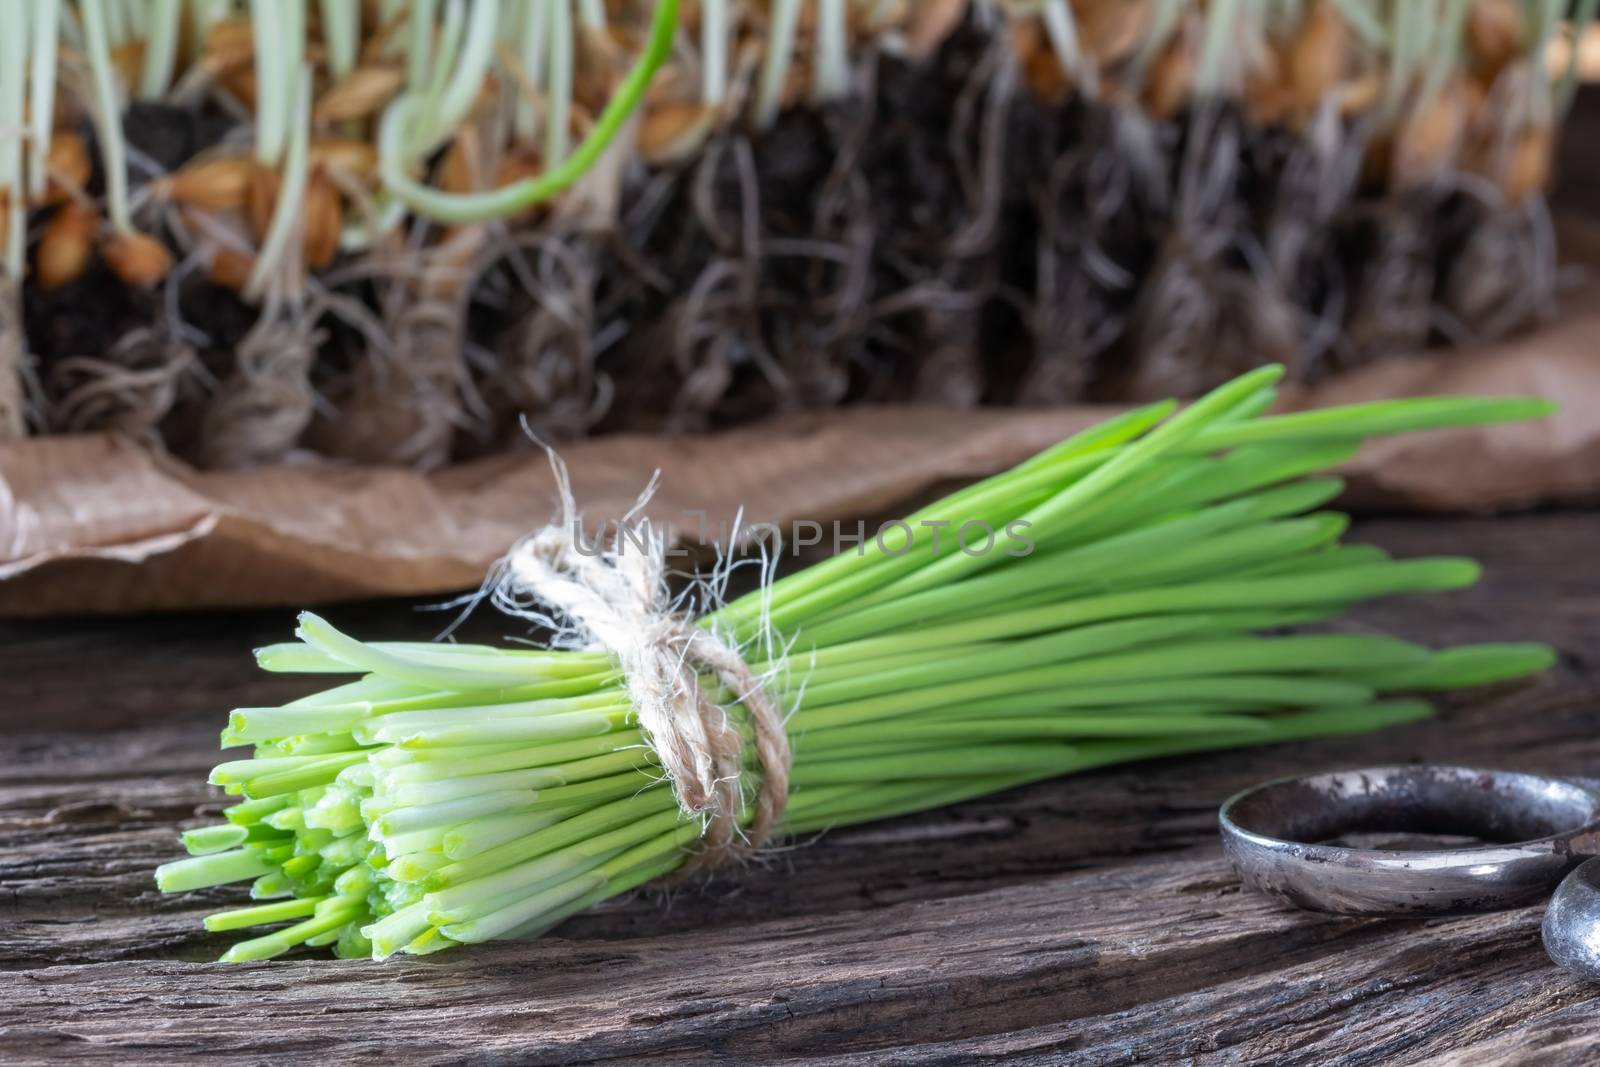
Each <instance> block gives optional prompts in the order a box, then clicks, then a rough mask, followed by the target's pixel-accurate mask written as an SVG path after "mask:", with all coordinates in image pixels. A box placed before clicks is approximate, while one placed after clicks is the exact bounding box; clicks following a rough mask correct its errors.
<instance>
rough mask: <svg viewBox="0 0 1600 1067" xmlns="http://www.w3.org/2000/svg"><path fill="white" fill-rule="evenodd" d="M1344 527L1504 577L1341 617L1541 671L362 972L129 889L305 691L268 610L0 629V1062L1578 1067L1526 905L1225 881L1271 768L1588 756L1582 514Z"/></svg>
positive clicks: (1564, 994)
mask: <svg viewBox="0 0 1600 1067" xmlns="http://www.w3.org/2000/svg"><path fill="white" fill-rule="evenodd" d="M1358 533H1359V535H1360V536H1364V537H1367V538H1369V539H1372V540H1376V541H1378V542H1380V543H1382V544H1384V545H1385V546H1386V547H1388V548H1390V549H1391V550H1392V551H1394V552H1396V553H1397V554H1416V553H1421V552H1427V551H1431V552H1452V553H1454V552H1460V553H1465V554H1472V555H1476V556H1478V557H1479V558H1482V559H1484V561H1485V562H1486V564H1487V565H1488V568H1489V570H1488V576H1487V579H1486V581H1485V583H1484V584H1483V585H1482V586H1480V587H1479V588H1477V589H1475V590H1472V591H1469V592H1466V593H1463V594H1460V595H1457V596H1454V597H1452V598H1451V599H1450V600H1449V601H1440V600H1437V599H1434V600H1431V601H1425V600H1409V601H1406V600H1402V601H1395V602H1392V603H1386V604H1382V605H1375V606H1372V607H1369V608H1367V609H1364V610H1363V611H1362V613H1361V614H1360V615H1358V616H1357V618H1356V619H1355V620H1354V621H1353V622H1352V624H1351V625H1353V626H1356V627H1363V626H1378V627H1383V628H1386V629H1391V630H1394V631H1396V632H1400V633H1403V634H1406V635H1408V636H1414V637H1419V638H1423V639H1427V640H1431V641H1436V642H1447V641H1471V640H1485V639H1490V638H1495V637H1499V638H1509V637H1517V638H1536V639H1543V640H1547V641H1551V642H1553V643H1555V644H1556V645H1557V646H1558V647H1560V648H1561V649H1562V651H1563V659H1562V662H1561V664H1560V665H1559V666H1558V668H1557V669H1556V670H1554V671H1552V672H1551V673H1550V675H1549V676H1548V677H1546V678H1543V679H1540V680H1539V681H1538V682H1536V683H1533V684H1529V685H1524V686H1516V687H1506V688H1503V689H1501V690H1499V691H1497V692H1494V693H1491V694H1475V695H1473V696H1472V697H1469V698H1464V699H1458V700H1454V701H1450V702H1448V706H1447V709H1446V713H1445V715H1444V716H1443V717H1442V718H1441V719H1440V720H1438V721H1435V722H1430V723H1422V724H1418V725H1415V726H1411V727H1407V728H1405V729H1401V730H1394V731H1389V732H1387V733H1384V734H1381V735H1376V736H1372V737H1366V738H1352V739H1344V740H1340V741H1334V742H1324V743H1318V744H1307V745H1294V746H1285V747H1281V748H1276V749H1267V750H1254V751H1245V752H1235V753H1227V754H1222V755H1218V756H1207V757H1201V758H1196V759H1185V760H1169V761H1161V762H1157V763H1150V764H1144V765H1140V766H1135V767H1128V768H1120V769H1112V770H1109V771H1105V772H1100V773H1096V774H1091V775H1083V776H1079V777H1076V778H1069V779H1065V780H1062V781H1058V782H1049V783H1044V784H1041V785H1038V786H1035V787H1031V788H1028V789H1024V790H1017V791H1014V792H1012V793H1010V794H1006V795H1003V796H999V797H991V798H985V799H983V800H980V801H975V802H972V803H969V804H964V805H961V806H959V807H957V808H953V809H948V810H944V811H939V812H931V813H926V814H923V815H919V816H915V817H912V818H907V819H901V820H896V821H894V822H892V823H887V824H882V825H878V826H868V827H860V828H856V829H853V830H850V831H845V832H840V833H835V834H832V835H828V836H826V837H825V838H823V839H821V840H820V841H816V842H810V843H800V844H798V845H794V846H793V847H790V848H787V849H785V850H783V851H781V852H778V853H775V854H774V855H773V856H771V857H770V858H769V859H768V860H767V861H766V862H764V863H762V864H760V865H754V866H751V867H749V868H747V869H744V870H741V871H737V872H732V873H725V874H723V875H720V876H718V877H717V878H715V879H714V880H713V881H712V882H711V883H710V884H709V885H707V886H706V887H704V888H703V889H694V890H691V889H683V890H679V891H677V892H676V893H675V894H674V895H673V897H672V898H671V899H670V900H669V901H664V900H663V899H662V897H661V895H660V894H644V895H641V896H639V897H637V898H635V899H632V900H627V901H620V902H615V903H613V904H612V905H610V906H607V907H604V908H602V909H598V910H597V911H596V912H594V913H592V914H589V915H586V916H582V917H579V918H578V919H575V920H573V921H571V922H569V923H568V924H567V925H566V926H565V927H564V928H563V929H562V930H561V931H560V934H561V935H562V936H561V937H559V938H547V939H545V940H544V941H541V942H536V943H532V944H527V945H498V946H489V947H485V948H482V949H476V950H470V951H461V952H456V953H451V954H446V955H444V956H439V957H429V958H427V959H423V960H404V961H392V962H390V963H388V964H383V965H373V964H362V963H355V964H351V963H333V962H328V961H324V960H289V961H276V962H272V963H268V964H262V965H252V966H246V967H218V966H213V965H209V964H204V963H201V962H198V961H202V960H206V959H210V958H213V957H214V955H215V954H216V952H217V951H218V950H219V948H220V945H221V944H222V943H223V939H220V938H211V937H208V936H207V935H205V934H204V933H202V932H200V931H199V930H198V922H197V919H198V916H199V915H200V914H203V913H204V912H205V911H206V910H212V909H213V908H214V907H215V906H216V904H217V902H219V901H221V900H224V899H227V898H228V896H229V893H228V891H225V890H216V891H212V892H211V893H209V894H206V895H205V897H206V898H207V899H196V898H194V897H188V898H164V897H161V896H160V895H159V894H156V893H155V892H154V889H153V886H152V885H151V883H150V880H149V879H150V870H151V868H152V867H153V866H154V865H155V864H157V863H159V862H161V861H162V860H164V859H167V858H170V857H171V856H172V855H173V854H174V851H175V844H174V834H175V832H176V830H177V828H178V827H180V826H182V825H189V824H192V823H193V822H195V821H197V820H198V816H199V815H200V814H204V813H206V812H210V811H214V809H215V807H216V806H217V804H218V798H216V797H215V796H213V795H211V793H210V791H208V790H207V789H206V787H205V786H204V784H203V783H204V773H205V770H206V768H208V767H209V765H210V764H211V763H212V762H214V760H215V759H216V753H215V739H216V730H217V728H218V726H219V725H220V723H221V710H222V709H223V708H225V707H227V706H230V705H234V704H248V703H258V702H264V701H268V700H278V699H282V698H283V697H286V696H289V695H292V694H293V693H294V692H295V691H296V689H297V688H298V687H299V686H300V685H301V684H302V683H300V682H297V681H295V680H292V679H291V680H286V679H282V678H271V677H266V676H262V675H258V674H257V673H256V672H254V671H253V670H252V669H251V668H250V667H249V664H248V660H247V658H246V657H245V655H244V652H245V650H246V649H247V648H248V647H249V645H250V644H252V643H259V642H261V641H265V640H274V639H277V638H279V637H281V635H282V634H283V633H284V632H285V631H286V629H287V625H288V616H287V614H286V613H262V614H258V615H250V616H245V617H243V618H236V619H228V620H226V621H225V622H219V621H218V620H216V619H200V618H181V617H180V618H172V619H157V620H142V621H140V622H137V623H129V622H120V623H117V622H104V621H100V622H90V623H83V624H76V628H75V626H74V624H65V623H62V624H56V623H51V624H44V625H42V626H40V625H37V624H34V625H30V626H29V627H28V628H27V629H26V630H20V629H18V630H13V631H11V632H9V633H5V632H0V657H4V658H3V661H0V662H3V668H0V715H3V716H4V721H5V723H6V724H7V729H6V730H5V731H4V736H3V737H0V967H3V968H5V969H4V970H0V1059H4V1060H6V1061H8V1062H26V1061H30V1060H42V1059H47V1058H51V1057H55V1056H72V1057H75V1058H91V1059H93V1058H99V1059H109V1060H117V1061H119V1062H127V1061H130V1060H143V1061H147V1062H170V1061H172V1060H174V1059H178V1058H183V1057H187V1056H192V1055H198V1054H206V1055H212V1054H222V1053H232V1054H237V1055H242V1056H245V1057H247V1058H254V1057H258V1056H260V1055H264V1054H266V1053H268V1052H269V1051H276V1052H282V1053H291V1054H293V1053H302V1054H312V1055H319V1056H337V1057H339V1058H344V1057H353V1056H356V1055H361V1054H368V1053H382V1054H390V1055H392V1054H393V1053H394V1052H395V1051H397V1050H400V1049H404V1050H405V1052H406V1054H407V1056H408V1059H410V1058H415V1059H418V1060H419V1061H424V1062H427V1061H437V1062H445V1061H457V1060H460V1059H462V1058H463V1057H473V1058H477V1059H482V1060H485V1061H489V1062H496V1061H500V1060H506V1061H516V1062H547V1063H576V1062H584V1061H594V1060H602V1061H608V1062H614V1063H638V1064H645V1063H661V1062H677V1061H684V1062H700V1061H702V1060H703V1059H704V1058H706V1057H707V1056H708V1055H714V1056H719V1057H721V1058H723V1059H724V1060H726V1061H728V1062H745V1061H752V1060H753V1061H768V1060H773V1059H783V1060H785V1061H786V1062H788V1061H792V1062H796V1063H817V1064H840V1063H855V1062H873V1063H883V1062H889V1063H913V1062H915V1063H951V1064H954V1063H974V1062H976V1063H983V1062H992V1063H1007V1064H1014V1063H1063V1062H1066V1063H1071V1062H1082V1063H1111V1062H1129V1061H1134V1060H1150V1061H1157V1062H1160V1061H1170V1060H1172V1059H1182V1058H1196V1059H1201V1060H1208V1059H1216V1060H1228V1059H1239V1060H1246V1061H1248V1060H1265V1059H1270V1060H1275V1061H1281V1062H1290V1063H1293V1062H1302V1063H1348V1064H1358V1063H1371V1062H1380V1061H1382V1062H1404V1061H1407V1060H1417V1061H1421V1060H1434V1059H1439V1058H1445V1057H1449V1056H1451V1055H1460V1056H1462V1057H1464V1058H1466V1059H1470V1060H1471V1062H1474V1063H1478V1062H1485V1063H1495V1062H1505V1063H1512V1062H1519V1061H1522V1062H1526V1060H1527V1059H1528V1058H1529V1057H1530V1055H1532V1054H1533V1053H1535V1052H1537V1054H1538V1058H1539V1059H1540V1060H1541V1061H1542V1062H1563V1061H1571V1062H1578V1061H1580V1059H1581V1058H1582V1057H1581V1056H1580V1053H1582V1052H1583V1051H1585V1050H1586V1048H1587V1042H1588V1041H1589V1040H1591V1039H1592V1038H1593V1037H1594V1036H1595V1029H1596V1027H1595V1025H1594V1024H1592V1023H1590V1022H1588V1018H1589V1016H1590V1015H1592V1014H1593V1013H1594V1011H1595V1008H1596V1005H1597V999H1600V988H1590V987H1585V986H1583V985H1581V984H1579V983H1576V982H1574V981H1572V980H1569V979H1567V978H1566V977H1565V976H1563V975H1561V973H1560V972H1558V971H1556V970H1555V969H1554V968H1553V967H1552V966H1551V965H1549V964H1548V962H1547V961H1546V960H1545V958H1544V956H1543V953H1542V952H1541V950H1540V948H1539V945H1538V940H1537V925H1538V917H1539V909H1537V908H1529V909H1522V910H1519V911H1513V912H1507V913H1503V914H1500V915H1492V916H1477V917H1464V918H1453V919H1445V920H1409V921H1381V920H1366V921H1359V922H1358V921H1348V920H1340V919H1335V918H1330V917H1325V916H1315V915H1308V914H1304V913H1299V912H1293V911H1289V910H1285V909H1281V908H1278V907H1276V906H1274V905H1272V904H1269V903H1267V902H1265V901H1263V900H1259V899H1257V898H1255V897H1252V896H1249V895H1246V894H1242V893H1240V892H1238V891H1237V889H1236V887H1235V885H1234V883H1233V880H1232V879H1231V877H1230V876H1229V873H1228V872H1227V870H1226V868H1225V867H1224V866H1223V864H1222V863H1221V861H1220V858H1219V850H1218V849H1217V847H1216V841H1215V828H1214V813H1215V808H1216V804H1217V803H1218V802H1219V801H1220V800H1221V799H1222V798H1223V797H1224V796H1226V795H1227V794H1228V793H1229V792H1230V791H1232V790H1234V789H1237V788H1240V787H1243V786H1244V785H1247V784H1250V783H1251V782H1253V781H1256V780H1259V779H1260V778H1263V777H1267V776H1270V775H1274V774H1281V773H1288V772H1290V771H1294V770H1301V769H1305V770H1309V769H1313V768H1318V767H1323V766H1328V765H1333V764H1345V765H1349V764H1354V763H1360V762H1367V761H1376V760H1409V759H1424V758H1426V759H1433V760H1442V759H1448V760H1457V761H1461V762H1476V763H1493V764H1503V765H1510V766H1518V767H1528V768H1539V769H1546V770H1558V771H1571V772H1579V771H1590V772H1592V771H1594V770H1595V768H1597V767H1600V731H1596V729H1595V726H1596V723H1597V720H1600V716H1597V715H1596V713H1595V710H1594V702H1595V698H1596V696H1597V695H1600V685H1597V679H1600V674H1597V673H1596V668H1595V666H1594V664H1593V662H1592V656H1593V652H1592V649H1593V648H1595V647H1596V646H1597V642H1600V574H1597V573H1596V569H1595V568H1594V567H1593V566H1592V565H1590V563H1589V555H1590V553H1591V552H1592V548H1593V545H1594V544H1595V543H1596V537H1597V535H1600V517H1597V516H1591V515H1541V516H1528V517H1522V518H1515V519H1499V520H1470V521H1457V522H1450V523H1441V522H1417V521H1402V520H1396V521H1385V522H1371V523H1367V524H1364V525H1363V526H1362V527H1361V528H1360V530H1359V531H1358ZM338 618H339V621H341V622H345V623H349V624H351V625H353V626H355V627H356V628H358V629H360V630H361V631H362V632H364V633H371V632H382V633H384V634H396V635H398V634H410V635H417V634H422V633H426V632H427V631H428V629H429V628H430V627H432V626H434V625H435V623H436V621H437V620H436V619H435V618H430V617H423V618H420V619H418V618H416V617H413V616H411V615H410V614H409V613H407V612H405V611H397V610H396V609H395V608H394V607H393V606H386V607H376V608H374V607H365V608H356V609H350V610H348V611H346V612H344V613H342V614H340V615H339V616H338ZM480 625H493V624H480ZM97 646H98V647H99V649H100V651H99V653H98V656H97V660H96V664H95V667H94V669H87V667H86V661H85V657H86V656H87V655H89V654H90V650H92V649H94V648H96V647H97ZM174 678H181V679H185V680H192V682H193V684H192V685H190V684H187V682H186V683H185V684H180V685H179V687H178V688H177V689H173V688H172V686H173V679H174Z"/></svg>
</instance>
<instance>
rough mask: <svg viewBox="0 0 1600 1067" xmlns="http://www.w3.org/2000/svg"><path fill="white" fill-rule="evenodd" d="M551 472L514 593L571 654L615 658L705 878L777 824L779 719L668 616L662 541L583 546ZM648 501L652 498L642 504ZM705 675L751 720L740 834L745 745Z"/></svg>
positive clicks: (561, 471) (708, 637)
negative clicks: (553, 625) (699, 826)
mask: <svg viewBox="0 0 1600 1067" xmlns="http://www.w3.org/2000/svg"><path fill="white" fill-rule="evenodd" d="M551 464H552V466H553V467H554V468H555V471H556V483H557V488H558V490H559V492H560V495H561V515H560V517H559V520H558V521H557V522H553V523H551V524H550V525H549V526H547V527H545V528H544V529H543V530H540V531H539V532H538V533H536V534H534V535H533V536H531V537H528V538H526V539H525V540H523V541H522V542H521V543H520V544H519V545H517V547H516V548H514V549H513V550H512V552H511V555H510V557H509V558H508V561H507V563H508V575H507V579H508V581H509V583H510V585H511V587H512V590H513V591H514V593H515V594H516V595H518V596H519V598H523V599H524V600H525V599H526V598H531V599H532V600H534V601H536V602H538V603H539V604H541V605H543V606H545V607H547V608H549V609H553V611H554V612H555V615H556V617H557V619H558V621H562V622H565V623H566V624H568V626H569V632H568V633H567V635H566V636H567V637H568V638H569V639H570V640H571V642H572V643H573V644H576V645H578V646H580V647H585V648H593V649H601V650H604V651H606V652H609V653H610V654H611V655H612V656H614V657H615V658H616V659H617V662H618V664H619V666H620V667H621V669H622V675H623V679H624V685H625V687H626V689H627V692H628V697H629V700H630V701H631V703H632V704H633V707H634V710H635V712H636V714H637V715H638V720H639V726H640V727H641V729H642V730H643V732H644V735H645V738H646V740H647V741H648V742H649V744H650V745H651V747H652V748H653V749H654V750H655V753H656V756H657V758H658V759H659V761H660V764H661V768H662V770H663V771H664V772H665V774H666V776H667V778H668V780H669V781H670V782H671V783H672V788H673V792H674V795H675V796H676V798H677V801H678V806H679V807H680V808H681V809H682V810H683V812H684V813H685V814H687V815H690V816H696V817H702V818H704V819H705V822H706V832H705V835H704V837H703V839H702V843H703V847H702V848H701V849H700V850H699V851H698V852H697V854H696V857H695V859H694V860H693V861H691V862H692V863H693V864H694V865H696V866H700V867H711V866H715V865H717V864H720V863H723V862H726V861H727V860H728V859H730V858H732V856H733V855H734V854H736V853H741V852H748V851H751V850H754V849H756V848H759V847H760V846H761V845H762V844H763V843H764V842H765V841H766V840H767V839H768V838H769V837H770V836H771V835H772V832H773V830H774V829H775V828H776V826H777V825H778V822H779V820H780V819H781V818H782V817H783V810H784V804H785V802H786V800H787V798H788V794H789V767H790V765H791V762H792V756H791V753H790V750H789V739H788V734H787V733H786V732H785V730H784V724H783V711H782V708H781V707H780V705H779V704H778V702H777V701H776V700H775V699H774V698H773V697H772V695H771V694H770V693H769V692H768V691H767V689H766V686H765V685H764V684H763V681H762V679H761V677H760V676H758V675H757V674H756V673H755V672H754V671H752V670H751V669H750V667H749V665H748V664H746V663H745V661H744V658H743V657H742V656H741V655H740V654H739V652H738V650H737V649H736V648H734V647H732V646H730V645H729V644H727V643H726V642H724V641H723V640H722V639H720V638H719V637H718V636H717V635H715V634H713V633H711V632H709V631H707V630H705V629H703V628H701V627H699V626H697V625H695V623H694V621H693V619H692V618H690V617H689V616H687V615H685V614H682V613H679V612H676V611H674V610H673V609H672V605H671V597H670V593H669V591H668V587H667V581H666V573H667V568H666V549H667V541H666V538H665V536H664V535H663V534H662V533H661V532H659V531H657V530H655V529H653V528H651V527H650V525H649V523H648V521H647V520H641V521H640V522H639V523H637V524H636V525H635V526H633V527H630V528H629V529H628V530H627V534H626V536H624V534H623V533H621V532H619V533H618V535H617V536H616V537H615V538H614V540H613V541H612V543H611V544H610V545H609V546H602V545H600V544H599V543H598V541H597V542H596V543H595V544H593V545H586V544H585V542H584V538H583V531H582V528H581V523H580V521H579V519H578V514H577V511H576V509H575V507H574V506H573V499H572V491H571V486H570V483H569V482H568V480H567V474H566V470H565V467H564V466H563V465H562V464H561V463H560V461H559V460H558V459H557V458H556V457H555V456H554V455H552V456H551ZM648 496H649V490H647V491H646V495H645V497H643V498H641V501H640V504H643V503H644V501H645V500H647V499H648ZM637 510H638V509H637V507H636V508H635V511H637ZM631 514H632V513H630V515H631ZM627 522H628V519H626V518H625V519H624V524H626V523H627ZM702 675H710V676H711V677H713V678H715V679H716V682H717V684H718V685H720V686H721V687H722V688H723V689H725V690H726V691H727V692H728V693H730V694H731V696H732V700H733V701H734V702H736V703H739V704H741V705H743V706H744V708H745V711H746V713H747V715H748V721H749V724H750V727H751V734H752V745H753V747H754V749H755V755H756V762H757V764H758V765H759V767H760V772H761V773H760V782H759V784H758V785H757V786H756V789H755V794H754V797H753V805H752V819H751V823H750V827H749V829H748V831H747V832H745V833H744V834H741V833H740V832H739V815H740V812H741V810H742V809H743V807H744V775H743V772H744V742H743V739H742V738H741V736H740V733H739V730H738V728H737V727H736V726H735V725H734V723H733V722H732V721H731V720H730V718H729V716H728V713H727V709H726V708H724V707H722V706H721V705H718V704H717V703H716V702H715V701H714V699H713V697H714V696H715V695H716V694H715V692H708V691H707V689H706V687H705V686H703V685H702V683H701V676H702Z"/></svg>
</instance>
